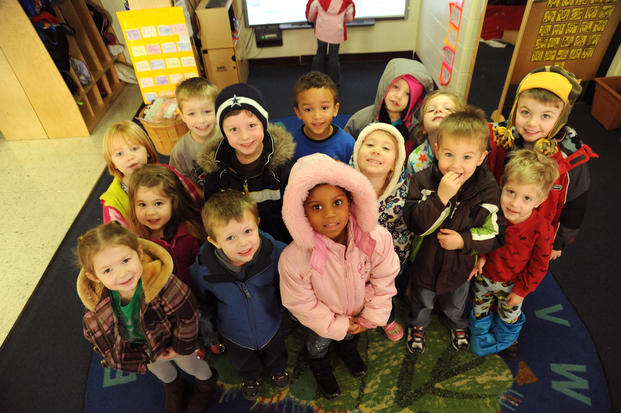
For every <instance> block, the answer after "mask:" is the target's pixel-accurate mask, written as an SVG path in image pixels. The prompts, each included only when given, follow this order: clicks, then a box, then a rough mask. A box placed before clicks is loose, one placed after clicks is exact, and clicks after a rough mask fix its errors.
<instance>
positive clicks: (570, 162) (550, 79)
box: [487, 66, 598, 260]
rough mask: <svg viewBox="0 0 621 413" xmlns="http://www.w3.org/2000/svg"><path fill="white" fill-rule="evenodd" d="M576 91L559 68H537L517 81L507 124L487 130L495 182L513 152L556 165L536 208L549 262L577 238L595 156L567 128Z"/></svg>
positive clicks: (574, 81)
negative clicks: (549, 230)
mask: <svg viewBox="0 0 621 413" xmlns="http://www.w3.org/2000/svg"><path fill="white" fill-rule="evenodd" d="M581 91H582V87H581V86H580V81H579V80H578V79H576V77H575V76H574V75H573V74H572V73H570V72H568V71H567V70H565V69H563V68H562V67H560V66H545V67H543V68H540V69H536V70H534V71H533V72H531V73H529V74H528V75H526V76H525V77H524V79H522V82H520V84H519V86H518V90H517V92H516V100H515V103H514V105H513V108H512V109H511V114H510V115H509V119H508V120H507V121H503V122H500V123H495V124H492V125H490V132H491V133H490V147H491V151H490V156H489V157H488V159H487V163H488V164H489V166H490V169H491V171H492V173H493V174H494V176H495V177H496V179H497V180H498V181H500V177H501V176H502V172H503V169H504V164H505V158H506V156H507V153H508V152H509V151H512V150H514V149H520V148H534V149H535V150H536V151H538V152H541V153H543V154H544V155H546V156H549V157H551V158H553V159H554V160H555V161H556V162H557V164H558V169H559V178H558V179H557V180H556V182H554V185H553V186H552V190H551V191H550V194H549V195H548V198H547V199H546V200H545V201H544V202H543V204H541V206H540V207H539V209H540V210H541V212H542V213H543V215H544V216H545V217H546V218H548V220H550V221H551V222H552V226H553V227H554V230H555V231H556V236H555V238H554V246H553V248H552V254H551V255H550V259H551V260H554V259H556V258H558V257H560V256H561V254H562V252H563V250H564V249H565V247H567V245H569V244H570V243H571V242H573V240H574V238H575V237H576V235H577V234H578V231H579V229H580V226H581V225H582V220H583V218H584V213H585V211H586V205H587V197H588V191H589V186H590V176H589V168H588V165H586V162H588V160H589V159H591V158H597V157H598V156H597V154H595V153H594V152H593V151H592V150H591V148H590V147H589V146H587V145H585V144H583V143H582V141H581V140H580V139H579V138H578V134H577V133H576V131H575V130H574V129H572V128H571V127H569V126H567V125H566V123H567V119H568V117H569V113H570V112H571V108H572V106H573V104H574V102H575V101H576V99H577V98H578V96H579V95H580V92H581Z"/></svg>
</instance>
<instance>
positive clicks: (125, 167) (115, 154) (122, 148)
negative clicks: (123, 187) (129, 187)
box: [111, 137, 149, 183]
mask: <svg viewBox="0 0 621 413" xmlns="http://www.w3.org/2000/svg"><path fill="white" fill-rule="evenodd" d="M111 155H112V156H111V159H112V163H113V164H114V166H115V168H116V169H118V170H119V171H120V172H121V173H122V174H123V182H124V183H128V182H129V178H130V176H131V175H132V174H133V173H134V171H135V170H136V168H137V167H139V166H140V165H146V163H147V162H148V160H149V155H148V153H147V148H145V147H144V146H142V145H139V144H137V143H132V142H128V141H126V140H125V139H123V138H120V137H117V138H115V139H114V140H113V141H112V145H111Z"/></svg>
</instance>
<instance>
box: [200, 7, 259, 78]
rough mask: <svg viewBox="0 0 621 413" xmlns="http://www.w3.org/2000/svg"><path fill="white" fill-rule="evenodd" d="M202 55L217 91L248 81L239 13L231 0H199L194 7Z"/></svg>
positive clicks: (207, 72)
mask: <svg viewBox="0 0 621 413" xmlns="http://www.w3.org/2000/svg"><path fill="white" fill-rule="evenodd" d="M195 12H196V20H197V22H198V26H199V34H200V39H201V55H202V57H203V64H204V66H205V72H206V74H207V78H208V79H209V80H211V81H212V82H213V83H214V84H215V85H216V86H217V88H218V90H222V89H223V88H224V87H226V86H228V85H230V84H232V83H237V82H245V81H246V80H247V79H248V60H247V59H245V58H244V57H243V56H242V53H241V50H240V48H241V44H240V42H239V30H240V24H241V23H240V22H241V10H239V8H238V3H237V1H234V0H202V1H201V2H200V3H199V4H198V6H197V7H196V10H195Z"/></svg>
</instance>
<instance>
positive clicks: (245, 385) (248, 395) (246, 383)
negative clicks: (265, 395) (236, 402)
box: [241, 378, 261, 400]
mask: <svg viewBox="0 0 621 413" xmlns="http://www.w3.org/2000/svg"><path fill="white" fill-rule="evenodd" d="M260 387H261V382H260V381H259V379H258V378H256V379H243V381H242V387H241V391H242V396H243V397H244V399H246V400H256V399H257V397H259V390H260Z"/></svg>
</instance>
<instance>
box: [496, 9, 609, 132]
mask: <svg viewBox="0 0 621 413" xmlns="http://www.w3.org/2000/svg"><path fill="white" fill-rule="evenodd" d="M620 20H621V1H620V0H544V1H534V0H529V1H528V3H527V4H526V9H525V10H524V17H523V18H522V24H521V26H520V31H519V33H518V38H517V42H516V44H515V50H514V52H513V57H512V58H511V64H510V65H509V72H508V73H507V79H506V80H505V86H504V89H503V92H502V96H501V98H500V103H499V105H498V109H497V110H496V111H495V112H494V114H493V115H492V119H494V120H499V119H501V118H500V117H499V115H500V116H501V112H502V108H503V105H504V101H505V98H506V94H507V90H508V88H509V85H512V84H518V83H519V82H520V81H521V80H522V78H523V77H524V76H525V75H526V74H527V73H529V72H531V71H532V70H534V69H536V68H539V67H542V66H547V65H559V66H563V67H564V68H566V69H567V70H569V71H570V72H572V73H574V74H575V75H576V76H577V77H578V78H579V79H582V80H590V79H593V77H594V76H595V73H596V72H597V69H598V68H599V65H600V64H601V62H602V58H603V57H604V54H605V52H606V49H607V48H608V44H609V43H610V40H611V39H612V36H613V35H614V33H615V30H616V29H617V26H618V25H619V21H620Z"/></svg>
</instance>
